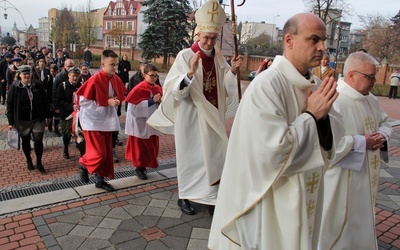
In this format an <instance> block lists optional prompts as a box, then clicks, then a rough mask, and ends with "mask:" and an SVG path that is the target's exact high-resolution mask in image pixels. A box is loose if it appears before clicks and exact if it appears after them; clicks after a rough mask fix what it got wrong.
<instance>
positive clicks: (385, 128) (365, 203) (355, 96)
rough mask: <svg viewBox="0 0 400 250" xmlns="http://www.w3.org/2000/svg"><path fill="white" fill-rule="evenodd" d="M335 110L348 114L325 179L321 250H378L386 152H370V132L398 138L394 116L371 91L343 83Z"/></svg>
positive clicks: (387, 137)
mask: <svg viewBox="0 0 400 250" xmlns="http://www.w3.org/2000/svg"><path fill="white" fill-rule="evenodd" d="M337 90H338V92H339V97H338V99H337V100H336V101H335V103H334V108H335V110H337V111H338V112H340V113H341V114H342V115H343V122H344V124H343V126H344V129H345V135H344V136H343V137H342V139H341V140H340V142H339V144H338V146H337V148H336V154H335V157H334V159H333V160H332V165H331V166H330V167H329V169H328V170H327V172H326V174H325V176H324V183H325V184H324V203H323V214H322V224H321V232H320V242H319V249H321V250H325V249H349V250H352V249H363V250H369V249H378V246H377V239H376V234H375V200H376V195H377V191H378V182H379V171H380V167H381V157H382V159H384V160H387V159H388V151H387V146H388V145H387V142H386V151H381V150H376V151H371V150H366V141H365V137H364V135H365V134H371V133H373V132H380V133H382V134H383V135H384V136H385V138H386V141H388V140H389V138H390V137H391V136H392V133H393V131H392V128H391V126H390V124H389V123H388V116H387V115H386V113H385V112H384V111H383V110H382V108H381V107H380V105H379V102H378V100H377V98H376V97H375V96H374V95H372V94H371V93H370V94H368V95H362V94H361V93H359V92H358V91H356V90H355V89H353V88H352V87H351V86H349V85H348V84H347V83H346V82H344V81H343V80H339V81H338V88H337Z"/></svg>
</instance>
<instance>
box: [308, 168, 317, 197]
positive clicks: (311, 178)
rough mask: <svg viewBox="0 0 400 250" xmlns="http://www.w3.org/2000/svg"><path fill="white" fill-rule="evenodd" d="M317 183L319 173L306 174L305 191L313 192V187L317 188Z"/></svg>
mask: <svg viewBox="0 0 400 250" xmlns="http://www.w3.org/2000/svg"><path fill="white" fill-rule="evenodd" d="M318 184H319V174H317V173H312V174H310V175H308V176H307V182H306V187H307V188H306V190H307V193H309V194H313V193H314V191H315V189H317V188H318Z"/></svg>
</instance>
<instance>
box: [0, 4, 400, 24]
mask: <svg viewBox="0 0 400 250" xmlns="http://www.w3.org/2000/svg"><path fill="white" fill-rule="evenodd" d="M88 1H91V6H92V7H93V8H94V9H96V8H101V7H106V6H107V5H108V3H109V2H110V1H109V0H0V26H1V27H2V30H3V31H4V30H5V29H7V28H6V27H12V26H13V24H14V21H15V22H16V23H17V27H18V28H23V27H24V26H25V23H26V25H27V26H29V25H30V24H32V25H33V27H34V28H38V26H39V21H38V19H39V18H41V17H45V16H47V15H48V14H47V13H48V10H49V9H50V8H58V9H61V8H62V7H65V6H66V7H68V8H71V9H72V10H77V9H82V7H85V6H88ZM114 1H115V0H114ZM201 1H202V2H203V3H204V2H205V0H198V2H201ZM241 1H242V0H236V1H235V4H236V5H237V4H239V3H241ZM344 1H346V2H347V3H348V4H350V5H351V6H352V9H353V10H354V11H352V16H348V17H346V18H345V20H344V21H346V22H351V23H352V24H353V25H352V29H355V28H362V23H360V22H359V19H358V15H368V14H380V15H383V16H384V17H388V18H389V17H393V16H394V15H396V14H397V13H398V11H399V10H400V0H344ZM189 2H192V0H189ZM224 4H226V5H227V6H225V11H226V12H227V13H230V12H231V11H230V9H231V6H230V0H224ZM12 5H14V6H15V7H16V9H17V10H18V11H19V12H18V11H17V10H16V9H14V7H13V6H12ZM306 10H307V9H306V7H305V6H304V4H303V0H246V3H245V4H244V5H243V6H242V7H237V6H236V7H235V13H236V16H237V20H238V21H243V22H244V21H249V22H261V21H265V22H266V23H274V24H276V25H277V27H278V28H280V29H281V28H283V25H284V24H285V22H286V20H288V19H289V18H290V17H291V16H293V15H294V14H296V13H300V12H304V11H306ZM4 13H7V14H8V18H7V20H5V19H4ZM24 20H25V23H24Z"/></svg>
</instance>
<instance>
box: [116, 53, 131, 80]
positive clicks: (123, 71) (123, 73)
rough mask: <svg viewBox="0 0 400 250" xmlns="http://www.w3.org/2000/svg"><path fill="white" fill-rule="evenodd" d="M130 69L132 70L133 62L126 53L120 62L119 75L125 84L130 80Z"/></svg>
mask: <svg viewBox="0 0 400 250" xmlns="http://www.w3.org/2000/svg"><path fill="white" fill-rule="evenodd" d="M129 71H131V63H130V62H129V60H128V56H127V55H126V54H123V55H122V59H121V60H120V61H119V64H118V74H117V75H118V76H119V78H121V80H122V82H123V83H124V84H127V83H128V82H129Z"/></svg>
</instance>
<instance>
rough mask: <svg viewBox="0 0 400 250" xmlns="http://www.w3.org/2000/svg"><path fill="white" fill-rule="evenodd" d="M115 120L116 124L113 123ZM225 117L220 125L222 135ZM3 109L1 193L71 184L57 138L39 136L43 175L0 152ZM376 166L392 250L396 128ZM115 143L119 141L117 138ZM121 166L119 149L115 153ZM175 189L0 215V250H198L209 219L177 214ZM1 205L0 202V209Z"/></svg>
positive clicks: (398, 243)
mask: <svg viewBox="0 0 400 250" xmlns="http://www.w3.org/2000/svg"><path fill="white" fill-rule="evenodd" d="M379 101H380V103H381V105H382V107H383V108H384V110H385V111H386V112H387V113H388V114H389V116H390V117H391V118H393V119H396V120H400V112H398V111H397V110H396V109H397V108H396V105H398V104H400V101H398V100H392V99H390V100H389V99H387V98H379ZM121 119H123V117H121ZM232 120H233V119H232V118H231V119H228V120H227V123H226V124H227V131H230V127H231V125H232ZM4 121H5V120H4V106H2V107H0V122H1V125H0V130H1V133H0V148H1V150H0V168H1V169H0V187H1V188H2V190H3V191H4V190H8V189H13V188H18V187H23V186H24V185H29V184H30V183H32V182H46V181H50V182H51V181H52V180H54V179H63V178H77V173H76V161H77V158H78V151H77V150H74V149H73V146H72V145H71V146H70V147H71V158H72V159H71V160H65V159H63V158H62V146H61V138H57V137H55V136H54V135H52V134H51V133H48V132H46V139H45V141H46V143H45V145H46V147H45V148H46V149H45V153H44V156H45V158H44V160H43V162H44V166H45V167H46V169H48V173H47V174H45V175H42V174H39V173H37V172H36V171H31V172H30V173H28V171H27V170H26V167H25V162H24V157H23V155H22V152H21V151H16V150H11V149H8V147H7V146H5V145H4V141H5V136H6V135H5V134H6V133H5V131H6V130H7V127H6V126H5V124H4ZM395 130H396V136H395V138H393V140H392V142H391V146H390V148H389V152H390V155H391V161H390V163H389V164H384V165H383V167H382V171H381V179H380V182H379V196H378V200H377V208H376V231H377V235H378V240H379V246H380V249H390V250H395V249H400V223H399V221H400V198H399V197H400V181H399V178H400V127H398V128H395ZM121 132H122V133H121V135H120V137H121V139H122V140H123V141H125V136H124V135H123V131H121ZM160 142H161V145H160V156H159V157H160V160H163V159H170V158H173V157H174V154H175V148H174V143H173V137H171V136H163V137H162V138H161V140H160ZM117 152H118V155H119V156H120V158H121V160H122V161H121V162H120V163H118V164H116V167H117V169H118V168H122V167H126V166H129V165H130V163H129V162H127V161H125V160H123V155H124V147H117ZM176 184H177V182H176V180H175V179H174V178H169V179H166V180H163V181H158V182H155V183H148V184H145V185H141V186H135V187H129V188H126V189H122V190H118V191H116V192H113V193H106V194H104V193H103V194H96V195H92V196H88V197H85V198H80V199H76V200H70V201H66V202H62V203H59V204H55V205H48V206H43V207H39V208H34V209H31V210H25V211H21V212H17V213H12V214H5V215H1V216H0V249H133V248H134V249H205V248H206V242H207V238H208V229H209V227H210V222H211V217H210V215H209V214H208V213H207V212H206V209H205V208H204V207H202V206H201V205H197V204H196V206H197V209H198V210H199V213H198V214H197V215H196V216H187V215H185V214H182V213H181V212H180V210H179V209H178V207H177V206H176V200H177V194H176V192H177V185H176ZM0 206H1V202H0Z"/></svg>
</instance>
